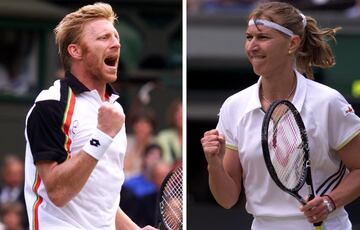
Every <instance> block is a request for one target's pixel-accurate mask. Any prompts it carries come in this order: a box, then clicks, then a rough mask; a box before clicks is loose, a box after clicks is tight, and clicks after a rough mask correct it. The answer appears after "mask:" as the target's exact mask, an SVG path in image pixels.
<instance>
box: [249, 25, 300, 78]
mask: <svg viewBox="0 0 360 230" xmlns="http://www.w3.org/2000/svg"><path fill="white" fill-rule="evenodd" d="M290 44H291V38H290V37H289V36H287V35H285V34H283V33H281V32H279V31H277V30H274V29H272V28H268V27H266V26H262V25H258V26H257V27H256V26H255V25H250V26H248V28H247V30H246V43H245V51H246V54H247V57H248V59H249V61H250V63H251V65H252V67H253V70H254V72H255V73H256V74H257V75H261V76H264V75H271V74H274V73H276V71H278V70H281V69H283V68H286V67H290V68H291V67H292V62H293V60H292V59H291V58H290V56H289V49H290Z"/></svg>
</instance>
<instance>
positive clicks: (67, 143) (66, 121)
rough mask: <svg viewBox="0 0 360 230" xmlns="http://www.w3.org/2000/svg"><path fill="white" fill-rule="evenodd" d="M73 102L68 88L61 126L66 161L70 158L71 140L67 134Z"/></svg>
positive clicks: (73, 99)
mask: <svg viewBox="0 0 360 230" xmlns="http://www.w3.org/2000/svg"><path fill="white" fill-rule="evenodd" d="M75 101H76V100H75V95H74V93H73V92H72V90H71V89H70V87H69V88H68V100H67V104H66V109H65V113H64V120H63V125H62V130H63V132H64V134H65V143H64V147H65V150H66V152H67V153H68V156H67V159H69V158H70V157H71V155H70V146H71V143H72V140H71V138H70V135H69V132H70V125H71V120H72V116H73V113H74V107H75Z"/></svg>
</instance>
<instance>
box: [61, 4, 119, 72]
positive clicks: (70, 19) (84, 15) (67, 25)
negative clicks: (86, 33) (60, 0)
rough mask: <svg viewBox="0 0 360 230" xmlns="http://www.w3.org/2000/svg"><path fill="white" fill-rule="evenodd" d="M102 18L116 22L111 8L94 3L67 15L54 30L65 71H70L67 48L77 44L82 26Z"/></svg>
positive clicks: (107, 5)
mask: <svg viewBox="0 0 360 230" xmlns="http://www.w3.org/2000/svg"><path fill="white" fill-rule="evenodd" d="M98 18H104V19H107V20H109V21H111V22H112V23H114V22H115V21H116V20H117V17H116V14H115V13H114V11H113V9H112V7H111V6H110V5H109V4H106V3H101V2H98V3H95V4H93V5H87V6H83V7H81V8H80V9H78V10H77V11H75V12H72V13H69V14H67V15H66V16H65V17H64V18H63V19H62V20H61V22H60V23H59V24H58V25H57V26H56V28H55V29H54V33H55V41H56V44H57V46H58V49H59V55H60V58H61V61H62V62H63V65H64V69H65V71H68V70H70V67H71V59H70V55H69V53H68V52H67V48H68V46H69V45H70V44H72V43H78V42H79V40H80V38H81V35H82V32H83V29H84V25H85V24H86V23H87V22H90V21H92V20H94V19H98Z"/></svg>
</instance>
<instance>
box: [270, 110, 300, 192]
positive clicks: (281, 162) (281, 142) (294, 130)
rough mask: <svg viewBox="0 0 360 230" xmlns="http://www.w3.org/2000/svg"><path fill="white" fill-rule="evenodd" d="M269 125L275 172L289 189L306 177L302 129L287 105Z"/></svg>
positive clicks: (274, 115)
mask: <svg viewBox="0 0 360 230" xmlns="http://www.w3.org/2000/svg"><path fill="white" fill-rule="evenodd" d="M272 117H273V122H272V123H270V125H269V130H268V132H269V137H272V138H269V139H268V140H269V142H270V143H269V147H270V148H269V151H270V157H271V161H272V164H273V166H274V169H275V172H276V174H277V176H278V178H279V180H280V181H281V183H282V184H283V185H284V186H286V187H287V188H289V189H293V188H295V187H297V186H298V185H299V184H300V182H301V180H302V178H303V177H304V175H303V174H304V173H303V172H304V170H303V168H304V167H305V162H304V161H305V157H304V154H303V143H302V138H301V133H300V129H299V128H298V126H297V122H296V120H295V117H294V115H293V114H292V112H291V110H289V109H288V108H287V107H286V106H285V105H284V106H280V107H279V108H277V109H276V110H275V111H274V113H273V116H272Z"/></svg>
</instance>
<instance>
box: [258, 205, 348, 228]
mask: <svg viewBox="0 0 360 230" xmlns="http://www.w3.org/2000/svg"><path fill="white" fill-rule="evenodd" d="M289 229H296V230H313V229H314V227H313V225H312V224H310V223H309V222H308V221H307V220H306V219H305V218H304V217H301V216H299V217H284V218H276V217H254V220H253V222H252V225H251V230H289ZM351 229H352V226H351V222H350V220H349V216H348V214H347V212H346V211H345V209H344V208H339V209H336V210H335V211H334V212H333V213H331V214H330V215H329V216H328V218H327V219H326V220H325V221H324V228H323V230H351Z"/></svg>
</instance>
